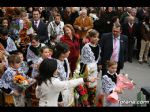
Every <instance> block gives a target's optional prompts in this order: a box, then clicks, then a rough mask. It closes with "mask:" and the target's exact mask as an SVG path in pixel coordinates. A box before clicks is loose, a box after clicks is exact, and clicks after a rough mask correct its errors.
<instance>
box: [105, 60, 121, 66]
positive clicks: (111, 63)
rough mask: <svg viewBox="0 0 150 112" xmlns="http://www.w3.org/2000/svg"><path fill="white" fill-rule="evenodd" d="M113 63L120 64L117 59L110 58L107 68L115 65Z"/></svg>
mask: <svg viewBox="0 0 150 112" xmlns="http://www.w3.org/2000/svg"><path fill="white" fill-rule="evenodd" d="M113 65H118V64H117V62H116V61H113V60H108V61H107V68H109V67H111V66H113Z"/></svg>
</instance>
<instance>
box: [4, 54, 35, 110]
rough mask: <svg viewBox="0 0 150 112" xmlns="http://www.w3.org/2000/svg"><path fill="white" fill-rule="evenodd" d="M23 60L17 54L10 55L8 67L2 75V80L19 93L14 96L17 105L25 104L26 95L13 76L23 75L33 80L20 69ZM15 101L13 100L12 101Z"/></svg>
mask: <svg viewBox="0 0 150 112" xmlns="http://www.w3.org/2000/svg"><path fill="white" fill-rule="evenodd" d="M20 63H21V60H20V58H19V57H18V56H17V55H14V54H13V55H11V56H9V57H8V64H9V66H8V68H7V70H6V71H5V72H4V74H3V75H2V80H3V81H5V83H6V84H8V85H9V87H10V88H11V89H12V90H14V91H17V92H18V93H19V94H18V96H13V100H14V105H15V106H21V107H22V106H25V102H24V95H23V91H22V89H21V88H19V87H18V86H17V85H15V84H14V82H13V78H14V76H15V75H18V74H20V75H22V76H24V77H25V78H27V79H28V80H29V81H33V80H32V79H31V78H29V77H27V76H26V75H25V74H24V73H21V72H20V71H19V70H18V69H19V67H20ZM12 102H13V101H12Z"/></svg>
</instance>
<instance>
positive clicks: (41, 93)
mask: <svg viewBox="0 0 150 112" xmlns="http://www.w3.org/2000/svg"><path fill="white" fill-rule="evenodd" d="M46 82H47V83H45V82H43V83H42V84H41V85H40V86H37V87H36V92H35V94H36V97H37V98H39V99H40V100H39V106H40V107H48V106H58V105H57V103H58V96H59V93H60V91H62V90H65V89H68V88H73V87H76V86H78V85H80V84H83V83H84V81H83V78H78V79H73V80H67V81H60V79H59V78H55V77H52V78H51V82H52V83H51V82H50V80H47V81H46Z"/></svg>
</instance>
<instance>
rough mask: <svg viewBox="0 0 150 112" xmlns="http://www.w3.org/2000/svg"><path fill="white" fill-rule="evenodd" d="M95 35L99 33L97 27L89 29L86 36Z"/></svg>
mask: <svg viewBox="0 0 150 112" xmlns="http://www.w3.org/2000/svg"><path fill="white" fill-rule="evenodd" d="M95 35H99V32H98V31H97V30H95V29H89V30H88V31H87V34H86V37H93V36H95Z"/></svg>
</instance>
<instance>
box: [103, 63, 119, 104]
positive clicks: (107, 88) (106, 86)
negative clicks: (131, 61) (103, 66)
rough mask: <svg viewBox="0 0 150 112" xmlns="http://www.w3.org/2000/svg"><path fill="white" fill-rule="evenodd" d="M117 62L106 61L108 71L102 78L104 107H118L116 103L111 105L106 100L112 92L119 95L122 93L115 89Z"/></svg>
mask: <svg viewBox="0 0 150 112" xmlns="http://www.w3.org/2000/svg"><path fill="white" fill-rule="evenodd" d="M117 66H118V65H117V62H115V61H108V62H107V68H108V71H107V73H106V74H105V75H103V77H102V90H103V93H104V104H103V105H104V106H108V107H109V106H119V104H118V103H112V102H110V101H108V100H107V97H108V95H110V94H111V93H112V92H117V93H119V94H121V93H122V90H121V89H117V88H116V83H117V73H116V71H117Z"/></svg>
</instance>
